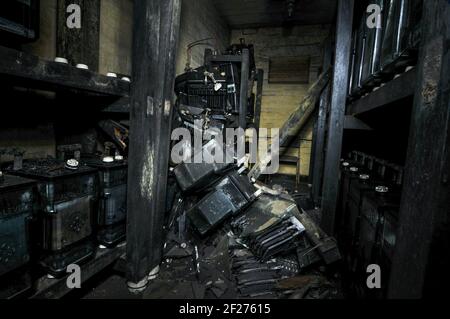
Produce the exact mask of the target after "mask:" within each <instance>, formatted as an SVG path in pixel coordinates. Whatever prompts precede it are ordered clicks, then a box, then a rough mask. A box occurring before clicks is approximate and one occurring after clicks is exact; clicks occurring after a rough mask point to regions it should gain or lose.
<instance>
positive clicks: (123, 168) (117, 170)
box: [85, 159, 128, 247]
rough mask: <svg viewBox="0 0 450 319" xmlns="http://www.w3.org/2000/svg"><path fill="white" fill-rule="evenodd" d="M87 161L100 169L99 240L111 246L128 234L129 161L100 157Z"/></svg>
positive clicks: (97, 219)
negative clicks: (109, 161) (108, 159)
mask: <svg viewBox="0 0 450 319" xmlns="http://www.w3.org/2000/svg"><path fill="white" fill-rule="evenodd" d="M85 163H86V164H87V165H88V166H91V167H94V168H96V169H98V181H99V182H98V192H99V194H98V195H99V201H98V209H97V218H96V221H97V240H98V241H99V243H100V244H102V245H104V246H107V247H111V246H114V245H116V244H117V243H119V242H121V241H123V240H124V239H125V235H126V218H127V169H128V163H127V162H126V161H125V160H122V161H115V162H112V163H105V162H104V161H102V160H100V159H88V160H85Z"/></svg>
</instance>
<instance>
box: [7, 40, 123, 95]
mask: <svg viewBox="0 0 450 319" xmlns="http://www.w3.org/2000/svg"><path fill="white" fill-rule="evenodd" d="M0 80H1V81H3V82H4V83H6V84H8V85H16V86H22V87H27V88H34V89H42V90H50V91H67V90H69V91H76V92H77V93H84V94H93V95H100V96H110V97H125V96H128V94H129V91H130V83H129V82H126V81H123V80H120V79H117V78H111V77H107V76H104V75H100V74H97V73H95V72H92V71H89V70H83V69H78V68H76V67H74V66H71V65H68V64H63V63H57V62H53V61H46V60H43V59H40V58H39V57H37V56H34V55H32V54H28V53H25V52H21V51H17V50H14V49H10V48H6V47H2V46H0Z"/></svg>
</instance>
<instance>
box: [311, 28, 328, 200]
mask: <svg viewBox="0 0 450 319" xmlns="http://www.w3.org/2000/svg"><path fill="white" fill-rule="evenodd" d="M332 51H333V40H332V38H331V37H329V38H328V39H327V41H326V42H325V47H324V54H323V69H325V70H326V69H328V68H330V67H331V64H332V59H333V52H332ZM330 94H331V84H328V85H327V87H326V88H325V90H324V91H323V92H322V95H321V96H320V102H319V109H318V112H317V119H316V122H315V125H314V131H313V147H312V150H311V151H312V154H311V155H312V156H311V162H310V174H309V175H310V182H311V184H312V189H311V193H312V198H313V201H314V203H315V205H317V206H319V205H320V198H321V195H322V182H323V169H324V157H325V141H326V129H327V127H326V126H327V114H328V110H329V108H330Z"/></svg>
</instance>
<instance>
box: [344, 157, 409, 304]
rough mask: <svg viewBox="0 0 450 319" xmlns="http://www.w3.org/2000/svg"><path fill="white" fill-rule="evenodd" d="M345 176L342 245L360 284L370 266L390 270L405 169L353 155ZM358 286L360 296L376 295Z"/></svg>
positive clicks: (345, 165) (361, 285) (345, 163)
mask: <svg viewBox="0 0 450 319" xmlns="http://www.w3.org/2000/svg"><path fill="white" fill-rule="evenodd" d="M356 168H357V169H356ZM342 176H343V183H344V186H343V193H342V196H343V215H342V220H341V222H342V224H341V225H342V227H341V229H342V230H343V231H342V233H341V234H340V236H341V244H342V247H343V252H344V255H345V260H346V261H347V264H348V266H349V267H350V269H351V270H352V271H353V272H354V273H355V274H356V278H358V279H357V280H356V281H357V282H360V281H361V280H362V279H363V278H364V276H366V269H367V266H368V265H370V264H383V265H384V266H385V267H386V269H389V265H390V261H391V259H390V257H392V248H393V245H394V244H395V229H396V218H397V214H398V210H399V204H400V188H401V183H402V177H403V169H402V168H401V167H400V166H398V165H394V164H391V163H389V162H387V161H385V160H381V159H378V158H375V157H373V156H370V155H367V154H363V153H359V152H353V153H352V156H351V157H350V158H349V160H348V161H346V162H344V165H343V169H342ZM386 277H388V273H387V275H386ZM361 282H363V281H361ZM355 285H356V286H357V287H358V289H357V291H358V294H359V295H361V296H368V295H373V293H372V292H369V291H368V290H367V287H366V286H364V285H363V284H359V285H358V284H355Z"/></svg>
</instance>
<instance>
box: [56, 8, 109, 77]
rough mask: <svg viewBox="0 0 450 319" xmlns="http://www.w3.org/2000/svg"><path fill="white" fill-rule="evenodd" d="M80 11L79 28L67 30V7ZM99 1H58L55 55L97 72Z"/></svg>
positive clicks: (68, 14) (68, 13)
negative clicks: (77, 8)
mask: <svg viewBox="0 0 450 319" xmlns="http://www.w3.org/2000/svg"><path fill="white" fill-rule="evenodd" d="M73 4H75V5H78V6H79V7H80V9H81V28H69V27H68V26H67V18H68V17H69V16H70V15H71V14H72V11H69V12H67V8H68V6H69V5H73ZM99 48H100V0H58V22H57V45H56V55H57V56H59V57H64V58H66V59H67V60H69V63H70V64H72V65H75V64H78V63H82V64H86V65H87V66H89V69H91V70H92V71H94V72H98V65H99V57H100V53H99V52H100V51H99Z"/></svg>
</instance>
